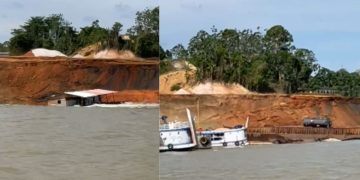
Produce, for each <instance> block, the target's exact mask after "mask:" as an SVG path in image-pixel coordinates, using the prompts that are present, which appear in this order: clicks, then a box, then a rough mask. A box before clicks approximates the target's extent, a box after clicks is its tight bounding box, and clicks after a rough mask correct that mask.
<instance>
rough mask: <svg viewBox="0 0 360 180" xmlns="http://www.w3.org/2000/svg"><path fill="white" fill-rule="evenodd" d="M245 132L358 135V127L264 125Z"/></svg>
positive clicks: (359, 133)
mask: <svg viewBox="0 0 360 180" xmlns="http://www.w3.org/2000/svg"><path fill="white" fill-rule="evenodd" d="M247 133H249V134H255V133H258V134H331V135H360V128H312V127H264V128H248V129H247Z"/></svg>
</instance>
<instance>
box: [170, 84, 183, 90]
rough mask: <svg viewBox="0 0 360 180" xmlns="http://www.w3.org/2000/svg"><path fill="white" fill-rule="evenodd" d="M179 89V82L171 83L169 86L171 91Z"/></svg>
mask: <svg viewBox="0 0 360 180" xmlns="http://www.w3.org/2000/svg"><path fill="white" fill-rule="evenodd" d="M180 89H181V86H180V84H174V85H172V86H171V88H170V90H171V91H178V90H180Z"/></svg>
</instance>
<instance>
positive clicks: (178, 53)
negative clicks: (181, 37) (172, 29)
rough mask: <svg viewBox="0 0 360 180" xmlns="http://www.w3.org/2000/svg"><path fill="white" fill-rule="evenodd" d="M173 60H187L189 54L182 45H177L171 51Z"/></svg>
mask: <svg viewBox="0 0 360 180" xmlns="http://www.w3.org/2000/svg"><path fill="white" fill-rule="evenodd" d="M170 52H171V57H172V58H173V59H187V56H188V52H187V50H186V49H185V47H184V46H183V45H182V44H177V45H175V46H174V47H173V48H171V50H170Z"/></svg>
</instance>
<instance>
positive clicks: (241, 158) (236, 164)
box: [160, 141, 360, 180]
mask: <svg viewBox="0 0 360 180" xmlns="http://www.w3.org/2000/svg"><path fill="white" fill-rule="evenodd" d="M359 154H360V141H343V142H321V143H307V144H284V145H253V146H248V147H245V148H234V149H223V148H218V149H212V150H198V151H191V152H165V153H161V154H160V179H161V180H173V179H179V180H181V179H191V180H203V179H209V180H210V179H211V180H213V179H214V180H217V179H218V180H222V179H274V180H275V179H276V180H277V179H284V180H285V179H286V180H287V179H304V180H306V179H354V180H355V179H360V171H359V167H360V156H359Z"/></svg>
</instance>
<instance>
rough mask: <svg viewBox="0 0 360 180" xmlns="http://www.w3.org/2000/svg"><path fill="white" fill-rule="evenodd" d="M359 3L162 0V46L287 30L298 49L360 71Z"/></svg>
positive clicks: (328, 65)
mask: <svg viewBox="0 0 360 180" xmlns="http://www.w3.org/2000/svg"><path fill="white" fill-rule="evenodd" d="M359 19H360V1H358V0H347V1H341V0H316V1H313V0H222V1H219V0H160V44H161V46H162V47H163V48H164V49H170V48H172V47H173V46H174V45H176V44H178V43H182V44H183V45H186V46H187V44H188V42H189V40H190V38H191V37H193V36H195V35H196V33H197V32H198V31H199V30H206V31H208V32H210V29H211V27H212V26H213V25H214V26H215V27H216V28H217V29H219V30H220V29H224V28H236V29H239V30H242V29H252V30H254V31H255V30H256V28H257V27H260V28H261V30H262V31H264V30H265V29H269V28H271V27H272V26H273V25H282V26H284V27H285V28H286V29H287V30H288V31H289V32H290V33H291V34H292V35H293V39H294V42H293V44H294V45H295V46H296V47H297V48H307V49H310V50H312V51H313V52H314V53H315V55H316V58H317V60H318V63H319V64H320V65H321V66H322V67H326V68H329V69H331V70H335V71H336V70H339V69H341V68H345V69H346V70H348V71H350V72H352V71H355V70H358V69H360V23H359Z"/></svg>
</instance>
